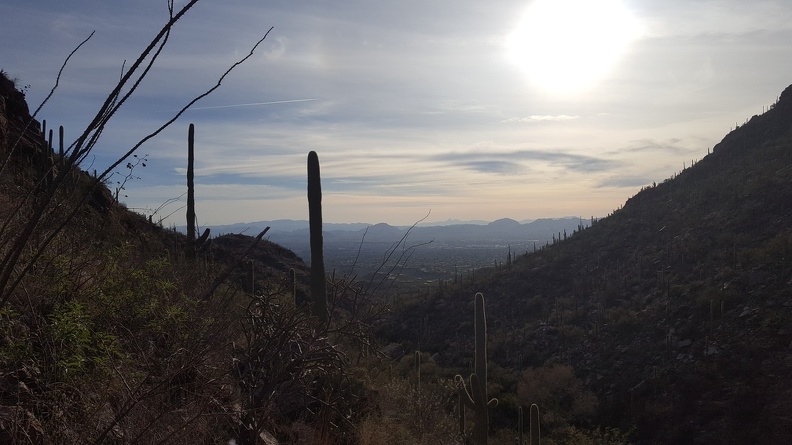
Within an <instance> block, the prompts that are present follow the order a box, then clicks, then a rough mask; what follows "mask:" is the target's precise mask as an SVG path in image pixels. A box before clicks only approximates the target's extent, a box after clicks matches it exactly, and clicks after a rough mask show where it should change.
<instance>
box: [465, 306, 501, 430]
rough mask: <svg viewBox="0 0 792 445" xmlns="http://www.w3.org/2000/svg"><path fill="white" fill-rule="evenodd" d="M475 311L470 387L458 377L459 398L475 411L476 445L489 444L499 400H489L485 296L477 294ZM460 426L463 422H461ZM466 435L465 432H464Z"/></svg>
mask: <svg viewBox="0 0 792 445" xmlns="http://www.w3.org/2000/svg"><path fill="white" fill-rule="evenodd" d="M475 300H476V309H475V348H476V349H475V357H474V361H475V363H474V372H473V374H471V375H470V387H469V388H468V387H466V386H465V379H464V378H463V377H462V376H461V375H457V376H456V380H457V382H458V384H459V387H458V391H459V398H460V400H461V401H462V403H463V404H464V405H465V406H467V407H468V408H470V409H472V410H473V422H474V423H473V437H472V439H473V443H474V444H476V445H486V444H487V431H488V430H489V412H488V408H489V407H490V406H495V405H497V404H498V400H497V399H492V400H488V399H487V316H486V313H485V312H484V295H483V294H482V293H481V292H479V293H477V294H476V298H475ZM463 416H464V409H462V406H461V404H460V420H461V419H462V417H463ZM460 426H463V425H462V421H460ZM462 433H464V431H462Z"/></svg>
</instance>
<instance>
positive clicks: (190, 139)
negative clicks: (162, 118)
mask: <svg viewBox="0 0 792 445" xmlns="http://www.w3.org/2000/svg"><path fill="white" fill-rule="evenodd" d="M194 164H195V125H193V124H190V129H189V130H188V132H187V248H186V254H187V257H189V258H193V257H195V250H196V248H205V247H206V245H207V241H208V240H209V228H207V229H206V230H204V233H203V234H202V235H201V236H200V237H199V238H198V239H196V238H195V236H196V234H197V232H196V231H195V181H194V178H195V173H194V167H193V165H194ZM144 165H145V164H144Z"/></svg>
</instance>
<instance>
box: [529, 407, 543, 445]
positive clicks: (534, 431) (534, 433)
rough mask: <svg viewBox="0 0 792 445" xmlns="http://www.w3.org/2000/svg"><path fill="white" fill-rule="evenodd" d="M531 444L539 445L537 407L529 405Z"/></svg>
mask: <svg viewBox="0 0 792 445" xmlns="http://www.w3.org/2000/svg"><path fill="white" fill-rule="evenodd" d="M530 434H531V442H530V445H541V444H540V440H541V437H540V435H539V405H537V404H535V403H534V404H532V405H531V432H530Z"/></svg>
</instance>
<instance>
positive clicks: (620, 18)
mask: <svg viewBox="0 0 792 445" xmlns="http://www.w3.org/2000/svg"><path fill="white" fill-rule="evenodd" d="M639 32H640V26H639V23H638V21H637V20H636V18H635V17H634V16H633V15H632V14H631V13H630V12H629V11H628V10H627V9H626V8H625V7H624V5H623V4H622V3H621V1H620V0H535V1H534V2H533V3H531V5H530V6H529V7H528V8H527V9H526V11H525V14H524V15H523V16H522V18H521V19H520V21H519V22H518V23H517V26H516V27H515V29H514V30H513V31H512V32H511V34H509V36H508V37H507V39H506V51H507V55H508V57H509V59H510V60H511V61H512V62H513V63H515V64H516V65H517V66H518V67H519V68H520V69H522V70H523V71H524V72H525V73H526V75H527V76H528V78H529V79H530V81H531V82H532V83H534V84H535V85H537V86H538V87H540V88H542V89H543V90H546V91H548V92H551V93H561V94H563V93H575V92H579V91H581V90H584V89H586V88H588V87H590V86H592V85H594V84H595V83H596V82H597V81H599V80H601V79H602V78H603V77H605V76H606V75H607V74H608V73H609V71H610V69H611V68H612V67H613V66H614V64H615V63H616V61H617V60H618V59H619V57H620V56H621V55H622V54H623V53H624V51H625V49H626V48H627V46H628V45H629V44H630V42H631V41H633V40H634V39H635V38H637V37H638V35H639Z"/></svg>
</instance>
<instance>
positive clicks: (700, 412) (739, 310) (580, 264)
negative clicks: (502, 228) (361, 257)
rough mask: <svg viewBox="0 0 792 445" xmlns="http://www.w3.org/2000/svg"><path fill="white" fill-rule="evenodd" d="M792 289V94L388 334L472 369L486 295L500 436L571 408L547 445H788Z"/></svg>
mask: <svg viewBox="0 0 792 445" xmlns="http://www.w3.org/2000/svg"><path fill="white" fill-rule="evenodd" d="M791 289H792V87H790V88H787V89H786V90H785V91H784V92H783V93H782V94H781V96H780V99H779V101H778V102H777V103H776V104H775V105H774V106H773V107H771V109H769V110H768V111H767V112H766V113H764V114H762V115H761V116H753V117H752V118H751V119H750V120H749V121H748V122H747V123H746V124H745V125H743V126H741V127H739V128H736V129H735V130H734V131H732V132H731V133H729V134H728V135H727V136H726V137H725V138H724V139H723V140H722V142H720V143H719V144H718V145H716V146H715V147H714V149H713V151H712V153H711V154H709V155H707V156H706V157H705V158H704V159H701V160H700V161H698V162H696V163H695V164H694V165H692V166H690V167H688V168H686V169H685V170H684V171H682V172H679V173H678V174H677V175H675V176H674V177H673V178H669V179H668V180H666V181H664V182H663V183H661V184H656V185H653V186H651V187H648V188H645V189H643V190H642V191H640V192H639V193H637V194H636V195H635V196H633V197H632V198H630V199H629V200H628V201H627V202H626V203H625V204H624V206H623V207H622V208H620V209H618V210H616V211H614V212H613V213H612V214H611V215H609V216H608V217H607V218H603V219H601V220H599V221H596V222H595V223H594V224H593V225H592V227H590V228H588V229H585V230H583V231H580V232H576V233H575V234H574V235H572V236H570V237H569V238H567V239H565V240H563V241H561V242H558V243H555V244H553V245H551V246H549V247H547V248H545V249H543V250H541V251H540V252H538V253H536V254H530V255H524V256H521V257H519V258H517V259H516V260H515V262H514V263H513V264H512V265H511V267H510V268H504V269H501V270H490V271H487V272H484V271H482V272H481V273H479V274H477V275H476V276H469V277H465V279H464V280H462V281H461V282H459V283H456V284H449V285H448V286H446V287H445V288H440V289H439V290H438V291H437V292H435V294H434V295H432V296H431V297H428V298H427V299H425V300H422V301H417V302H410V303H405V305H404V307H403V308H402V309H401V311H400V312H398V313H397V314H395V315H394V319H393V324H391V325H390V326H389V327H388V328H384V329H382V330H381V332H380V333H381V335H382V336H383V337H384V338H386V339H387V340H389V341H394V342H399V341H401V342H405V343H406V344H405V346H407V349H409V348H410V347H420V348H421V350H424V351H428V352H429V353H434V352H436V353H437V356H436V357H437V361H438V363H440V364H441V365H442V366H447V367H450V368H457V369H458V367H459V364H462V363H468V361H469V360H470V359H471V352H470V351H472V343H471V341H472V325H471V323H470V319H471V318H470V317H471V313H472V309H471V308H472V306H471V305H472V297H473V295H474V293H476V292H482V293H484V295H485V297H486V299H487V300H486V302H487V315H488V319H489V326H490V328H489V342H490V365H491V368H492V369H493V370H491V371H490V372H491V378H490V380H491V382H490V386H491V389H494V390H495V394H493V396H495V397H499V398H501V399H502V403H500V404H499V405H498V407H497V408H495V409H494V412H493V423H494V424H495V425H496V427H504V426H506V425H508V424H509V423H510V422H512V420H509V419H510V418H512V416H513V414H511V413H513V410H514V409H515V406H516V404H518V403H522V404H524V405H527V404H530V403H539V405H540V406H542V403H541V401H547V400H551V399H552V397H555V398H556V401H557V400H558V398H559V397H561V398H563V397H566V399H567V402H566V403H561V402H558V403H554V405H555V406H554V407H552V408H551V409H550V410H549V412H548V410H545V411H544V412H543V417H542V420H543V422H544V423H545V425H547V426H546V427H545V426H543V430H542V434H543V436H544V435H545V433H547V434H548V436H550V437H551V438H553V437H555V438H560V437H565V436H564V434H568V431H569V430H568V428H569V426H573V427H577V428H588V427H590V426H591V425H611V426H615V427H619V428H620V429H621V430H622V431H631V434H630V437H631V438H632V440H634V441H635V443H639V444H668V443H675V444H685V443H689V444H694V443H695V444H704V443H713V444H714V443H718V444H739V443H762V444H783V443H789V441H790V438H792V422H790V420H789V412H790V410H792V389H791V388H792V360H790V348H792V294H790V290H791ZM405 339H406V340H405ZM532 368H533V369H532ZM567 372H569V373H570V374H565V373H567ZM572 372H573V373H574V377H573V376H572V374H571V373H572ZM493 374H494V377H492V375H493ZM554 381H555V382H556V383H558V382H559V381H563V382H566V383H565V384H561V385H560V386H558V387H556V386H553V383H552V382H554ZM532 382H534V383H532ZM536 382H544V383H543V384H540V383H536ZM572 383H574V384H572ZM577 384H579V385H580V386H576V385H577ZM537 385H539V386H537ZM564 385H566V389H564V388H563V386H564ZM542 387H544V388H545V389H542ZM570 388H574V390H573V389H570ZM565 391H566V392H565ZM513 394H517V396H516V397H514V396H513ZM548 397H550V398H551V399H548ZM576 407H577V408H576ZM543 408H546V407H543ZM575 413H577V414H575Z"/></svg>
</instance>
